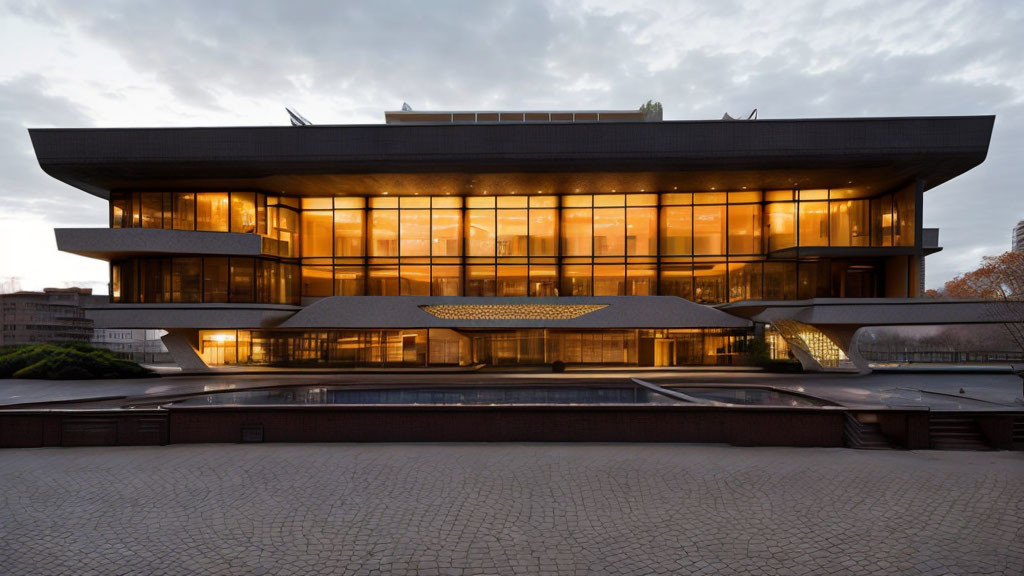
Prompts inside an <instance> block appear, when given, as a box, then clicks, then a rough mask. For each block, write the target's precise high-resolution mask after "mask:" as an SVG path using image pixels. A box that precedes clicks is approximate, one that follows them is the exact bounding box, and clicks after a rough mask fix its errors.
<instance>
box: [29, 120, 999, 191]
mask: <svg viewBox="0 0 1024 576" xmlns="http://www.w3.org/2000/svg"><path fill="white" fill-rule="evenodd" d="M994 122H995V117H994V116H948V117H903V118H839V119H798V120H757V121H745V122H729V121H721V120H699V121H662V122H608V123H601V122H594V123H494V124H427V125H401V124H399V125H386V124H376V125H344V126H323V125H316V126H303V127H291V126H273V127H226V128H84V129H68V128H46V129H30V130H29V134H30V136H31V139H32V144H33V146H34V148H35V152H36V157H37V159H38V161H39V164H40V166H41V167H42V169H43V170H44V171H45V172H46V173H47V174H49V175H51V176H53V177H54V178H57V179H58V180H61V181H64V182H66V183H68V184H70V185H71V186H75V187H77V188H80V189H82V190H85V191H87V192H89V193H91V194H94V195H96V196H99V197H101V198H108V197H109V192H110V191H111V190H132V189H135V190H160V189H186V190H187V189H194V190H251V189H258V190H266V191H285V192H288V193H292V194H298V195H342V194H358V195H367V194H374V193H379V192H380V191H381V190H388V191H390V192H391V193H392V194H395V195H400V194H403V193H405V192H406V191H408V192H409V193H411V191H412V190H417V191H423V190H428V192H429V193H431V194H441V193H451V194H457V195H468V194H475V193H479V191H480V190H481V187H480V186H479V183H480V182H481V181H486V180H487V179H490V180H491V181H493V184H492V186H493V187H494V189H495V190H498V193H501V190H509V189H515V188H514V187H516V186H525V187H528V188H523V189H524V190H526V189H529V190H542V191H544V192H545V193H556V194H561V193H572V192H574V191H575V190H577V189H580V190H583V191H585V192H588V193H602V192H611V191H612V190H613V189H614V190H618V191H620V192H624V191H639V190H642V189H643V190H647V191H655V190H658V191H672V190H673V189H677V190H680V191H686V190H710V189H712V188H717V189H718V190H727V189H737V190H738V189H740V188H741V187H742V186H753V187H758V188H766V189H788V188H794V187H795V188H838V187H842V188H850V187H854V188H857V187H861V188H863V189H864V190H867V191H868V192H869V194H874V193H881V192H884V191H886V190H888V189H892V188H895V187H898V186H902V185H905V184H906V183H908V182H910V181H913V180H915V179H917V178H922V179H924V180H925V188H926V189H928V188H933V187H935V186H938V185H939V184H941V183H943V182H945V181H947V180H949V179H951V178H954V177H956V176H958V175H960V174H962V173H964V172H966V171H967V170H970V169H971V168H973V167H974V166H977V165H978V164H980V163H981V162H982V161H984V159H985V157H986V155H987V154H988V147H989V141H990V139H991V135H992V127H993V124H994ZM389 189H390V190H389Z"/></svg>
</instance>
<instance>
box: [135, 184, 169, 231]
mask: <svg viewBox="0 0 1024 576" xmlns="http://www.w3.org/2000/svg"><path fill="white" fill-rule="evenodd" d="M139 196H140V202H141V204H142V206H141V216H140V225H141V227H142V228H163V227H164V214H163V208H164V205H163V197H162V196H163V195H162V194H160V193H159V192H150V193H145V194H140V195H139Z"/></svg>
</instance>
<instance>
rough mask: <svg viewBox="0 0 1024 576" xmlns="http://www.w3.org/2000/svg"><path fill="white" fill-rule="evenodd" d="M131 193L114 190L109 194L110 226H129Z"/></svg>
mask: <svg viewBox="0 0 1024 576" xmlns="http://www.w3.org/2000/svg"><path fill="white" fill-rule="evenodd" d="M130 204H131V195H130V194H123V193H118V192H114V193H111V195H110V227H111V228H129V227H131V225H132V224H131V208H130V207H129V205H130Z"/></svg>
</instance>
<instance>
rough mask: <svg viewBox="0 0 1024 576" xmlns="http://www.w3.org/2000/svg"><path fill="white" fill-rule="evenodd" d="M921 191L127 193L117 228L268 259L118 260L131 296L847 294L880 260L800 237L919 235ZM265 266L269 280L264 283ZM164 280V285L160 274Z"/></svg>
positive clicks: (877, 279)
mask: <svg viewBox="0 0 1024 576" xmlns="http://www.w3.org/2000/svg"><path fill="white" fill-rule="evenodd" d="M915 198H916V195H915V188H914V187H913V186H909V187H907V188H904V189H902V190H899V191H896V192H891V193H887V194H883V195H880V196H875V197H865V196H864V195H863V194H860V193H859V192H858V191H853V190H841V189H834V190H768V191H730V192H717V191H707V192H686V193H676V192H672V193H658V194H655V193H648V192H643V191H639V192H631V193H629V194H618V193H613V194H597V195H594V194H567V195H562V196H554V195H544V194H538V195H515V194H513V193H511V192H510V193H508V194H504V195H502V194H499V195H476V196H467V197H460V196H447V195H446V196H430V195H427V194H424V195H413V196H401V197H397V196H390V197H389V196H386V195H380V196H373V197H369V198H364V197H314V198H301V199H299V198H295V197H290V196H274V195H267V194H264V193H260V192H252V191H231V192H130V193H114V194H113V195H112V197H111V203H110V206H111V214H110V217H111V225H112V226H113V227H115V228H116V227H143V228H166V229H175V230H197V231H209V232H235V233H252V234H259V235H261V236H262V237H263V255H264V256H265V257H266V258H263V259H259V260H258V261H253V260H252V259H248V260H246V259H236V258H231V259H228V258H219V259H218V258H211V257H206V258H191V259H190V258H187V257H182V258H174V259H170V260H173V262H171V264H169V265H170V266H171V268H170V269H169V270H168V269H165V268H166V266H165V265H164V264H155V263H151V262H143V261H142V260H139V261H138V263H137V264H136V263H134V262H135V261H130V262H129V261H126V262H120V263H115V264H114V267H117V268H118V269H117V270H112V273H111V274H112V279H114V278H115V277H116V279H117V280H116V282H117V283H119V284H120V285H123V286H119V287H118V290H117V292H118V293H121V294H122V296H120V297H119V298H121V300H118V301H147V300H143V299H144V298H150V297H152V298H164V296H163V294H168V295H169V296H168V298H170V300H161V301H180V302H197V301H203V302H235V301H239V302H240V301H275V302H296V301H298V299H299V298H300V297H302V296H304V297H323V296H333V295H339V296H359V295H371V296H397V295H413V296H496V297H505V296H631V295H659V294H660V295H674V296H679V297H682V298H687V299H690V300H693V301H696V302H701V303H706V304H718V303H723V302H729V301H736V300H744V299H762V298H764V299H788V298H803V297H811V296H813V295H819V296H821V295H825V296H845V295H847V291H848V290H847V287H848V286H850V287H855V288H851V290H853V292H855V293H856V294H857V295H877V294H876V293H877V292H879V291H880V290H879V288H878V285H880V284H881V283H882V276H883V275H884V273H885V264H884V262H882V259H880V258H876V259H875V260H874V261H872V260H871V258H859V259H856V260H853V259H849V258H847V259H835V258H833V259H829V258H824V257H815V258H806V257H804V258H803V259H798V258H797V257H796V256H797V254H796V253H793V252H788V250H789V249H793V248H800V247H816V248H817V247H844V248H845V247H865V248H871V247H892V246H904V247H906V246H913V245H914V231H915V211H916V206H915ZM156 260H157V261H159V260H160V259H156ZM163 260H168V259H163ZM244 262H248V264H246V263H244ZM129 268H130V269H129ZM179 270H180V272H179ZM274 270H276V271H277V272H274ZM851 271H856V276H855V277H854V276H850V274H852V272H851ZM848 276H849V277H848ZM263 277H266V278H270V279H269V280H264V281H263V282H264V284H261V283H260V282H261V280H260V279H261V278H263ZM292 278H294V279H292ZM164 279H167V280H166V282H167V286H166V287H164V286H161V287H160V289H157V288H155V286H156V285H157V283H159V282H164V281H165V280H164ZM281 286H285V287H287V289H284V288H280V287H281ZM293 286H294V287H297V290H293V289H292V287H293ZM122 287H128V288H130V289H127V290H122V289H121V288H122ZM261 287H262V288H261ZM261 289H262V291H261ZM247 294H249V295H251V298H253V300H245V298H246V297H247V296H246V295H247ZM268 294H270V296H267V295H268ZM124 298H129V300H124ZM132 298H134V300H132ZM197 298H198V299H197ZM260 298H267V299H265V300H260ZM115 299H117V298H115Z"/></svg>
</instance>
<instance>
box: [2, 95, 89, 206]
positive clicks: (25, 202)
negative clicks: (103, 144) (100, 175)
mask: <svg viewBox="0 0 1024 576" xmlns="http://www.w3.org/2000/svg"><path fill="white" fill-rule="evenodd" d="M90 124H91V121H90V120H89V117H88V115H87V113H86V112H85V111H83V110H81V109H80V108H79V107H78V106H77V105H75V104H74V103H73V102H71V101H70V100H69V99H67V98H65V97H63V96H56V95H52V94H50V90H49V87H48V84H47V82H46V80H45V79H43V78H42V77H41V76H38V75H28V76H21V77H18V78H14V79H11V80H8V81H6V82H2V83H0V158H2V159H3V160H2V162H3V169H0V204H2V206H3V209H4V212H5V214H7V215H11V214H26V213H27V214H35V215H38V216H43V217H46V218H48V219H50V220H52V221H56V222H62V223H65V224H68V225H71V224H83V225H85V224H93V225H95V223H96V222H102V221H103V214H104V213H105V210H104V208H103V203H102V202H100V201H99V200H98V199H93V198H92V197H83V195H82V193H81V192H80V191H78V190H75V189H72V188H70V187H68V186H66V185H64V184H62V183H60V182H57V181H56V180H54V179H53V178H50V177H49V176H47V175H46V174H45V173H44V172H43V171H42V169H41V168H39V164H38V163H37V162H36V159H35V155H34V154H33V152H32V142H31V141H30V140H29V135H28V130H27V128H28V127H37V128H45V127H51V126H66V127H76V126H89V125H90Z"/></svg>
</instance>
